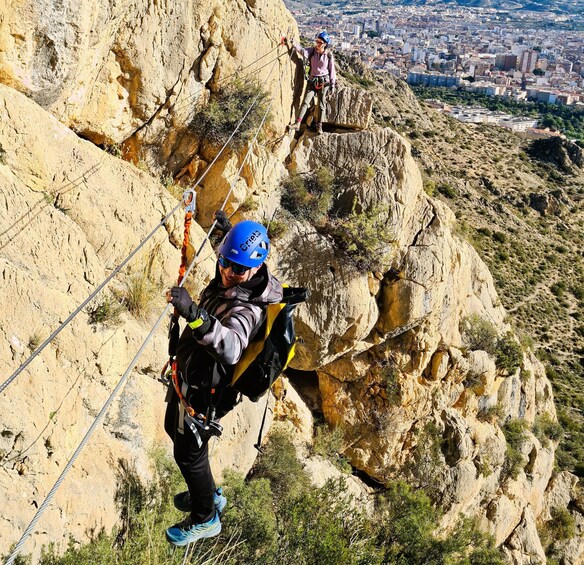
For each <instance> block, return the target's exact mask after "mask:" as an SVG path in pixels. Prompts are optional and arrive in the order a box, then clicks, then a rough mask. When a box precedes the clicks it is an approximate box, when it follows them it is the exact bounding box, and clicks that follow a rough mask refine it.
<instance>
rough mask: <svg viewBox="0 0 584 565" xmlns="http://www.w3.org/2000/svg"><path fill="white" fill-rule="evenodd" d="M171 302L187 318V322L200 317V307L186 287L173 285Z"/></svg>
mask: <svg viewBox="0 0 584 565" xmlns="http://www.w3.org/2000/svg"><path fill="white" fill-rule="evenodd" d="M169 302H170V303H171V304H172V305H173V306H174V307H175V308H176V311H177V312H178V313H179V314H180V315H181V316H182V317H183V318H185V319H186V321H187V322H193V321H194V320H196V319H197V318H198V317H199V316H198V311H199V308H198V306H197V304H196V303H195V302H194V301H193V299H192V298H191V296H190V294H189V293H188V291H187V289H186V288H183V287H181V286H173V287H172V288H171V289H170V300H169Z"/></svg>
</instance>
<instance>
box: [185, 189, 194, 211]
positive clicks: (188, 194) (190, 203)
mask: <svg viewBox="0 0 584 565" xmlns="http://www.w3.org/2000/svg"><path fill="white" fill-rule="evenodd" d="M182 201H183V204H184V207H185V212H191V213H193V214H194V213H195V207H196V203H197V193H196V192H195V190H194V189H193V188H189V189H187V190H185V191H184V192H183V195H182Z"/></svg>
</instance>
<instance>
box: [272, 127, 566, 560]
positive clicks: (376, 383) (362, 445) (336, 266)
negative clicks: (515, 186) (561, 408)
mask: <svg viewBox="0 0 584 565" xmlns="http://www.w3.org/2000/svg"><path fill="white" fill-rule="evenodd" d="M371 156H374V158H373V159H372V164H373V166H374V167H375V171H376V172H375V175H373V176H370V178H369V179H366V180H365V179H363V177H361V176H360V175H359V174H358V171H359V168H360V163H362V162H367V159H368V158H369V159H371ZM323 166H327V167H329V168H330V169H331V170H332V171H333V174H334V176H335V178H336V179H341V181H340V182H339V184H338V186H337V192H336V194H335V196H336V198H337V199H338V201H339V202H340V203H341V204H340V206H341V207H342V206H343V203H348V204H346V206H347V208H352V209H353V210H355V209H356V210H362V211H365V210H371V209H377V210H378V211H379V214H380V215H382V216H383V217H386V218H387V224H388V225H389V226H391V233H393V234H395V241H393V242H392V247H391V253H390V255H389V260H388V263H387V264H384V265H382V266H381V268H380V270H381V271H383V272H384V274H381V276H380V278H379V279H377V278H376V277H375V276H374V275H373V274H367V273H359V272H356V271H355V269H351V266H350V261H348V260H347V258H346V257H343V256H342V255H339V254H338V253H337V254H336V255H335V256H334V257H333V253H332V251H330V252H328V251H327V249H328V247H329V246H331V245H332V244H331V242H330V241H329V240H328V239H327V237H326V236H324V235H319V234H318V232H315V231H314V230H313V229H312V230H311V229H310V228H304V227H302V226H299V225H293V226H292V227H290V228H289V230H288V234H287V235H286V236H285V245H284V247H285V248H286V250H287V253H286V256H285V257H281V258H280V259H279V261H278V263H279V264H281V265H282V266H283V267H284V269H285V272H286V273H287V274H288V276H289V277H291V279H292V281H293V282H294V283H295V284H296V283H298V284H302V285H306V286H308V287H309V288H311V289H313V290H314V291H315V293H316V297H317V300H315V301H314V302H313V301H311V302H310V303H309V304H307V305H306V307H304V309H300V310H299V314H298V320H299V323H298V325H299V328H301V333H302V335H303V338H304V340H305V346H304V347H302V348H300V354H299V357H298V360H297V362H296V365H295V366H296V367H297V368H302V369H305V370H306V369H313V368H315V367H318V375H319V385H320V392H321V396H322V409H323V412H324V414H325V418H326V420H327V421H328V422H330V423H331V424H332V425H335V426H341V427H342V428H343V430H344V435H345V444H346V445H347V448H346V449H345V451H344V455H345V456H346V457H347V458H348V459H349V461H350V462H351V463H352V465H354V466H355V467H357V468H358V469H360V470H362V471H364V472H366V473H367V474H368V475H369V476H372V477H374V478H376V479H377V480H379V481H381V482H387V481H390V480H392V479H393V478H395V477H396V474H395V473H396V468H397V469H401V472H402V473H406V474H409V475H410V477H411V479H412V480H414V481H418V484H419V485H420V486H422V487H423V488H425V489H426V490H427V491H428V492H430V494H432V495H433V496H434V497H435V498H436V499H437V500H439V501H440V503H441V504H442V506H443V507H445V508H446V509H447V513H446V516H445V518H444V525H445V527H448V526H449V525H451V524H453V523H454V521H456V519H457V518H458V516H460V514H465V515H471V516H476V517H478V518H479V519H480V520H481V522H482V526H483V528H484V529H486V530H488V531H490V532H491V533H492V534H493V535H494V536H495V539H496V541H497V543H498V544H504V545H505V547H506V548H507V552H508V555H509V558H510V559H511V560H512V561H513V562H515V563H529V562H531V561H529V560H526V559H528V558H527V557H526V556H527V555H531V556H533V559H535V560H537V559H541V558H542V555H543V548H542V546H541V543H540V541H539V538H538V536H537V532H536V529H535V520H536V518H537V517H538V516H539V515H540V514H541V512H542V510H543V506H544V503H543V493H544V491H545V488H546V486H547V484H548V482H549V479H550V477H551V474H552V469H553V452H554V448H553V444H551V443H549V442H548V443H546V445H542V444H541V443H540V441H539V440H538V439H537V438H536V437H535V436H534V435H533V434H532V433H530V432H529V430H526V431H525V434H524V436H523V438H522V441H521V445H520V446H519V447H518V450H519V451H520V458H521V461H522V463H521V468H520V469H518V470H516V471H515V472H514V473H513V474H512V475H511V474H510V473H509V461H508V453H507V449H508V446H507V441H506V438H505V435H504V433H503V430H502V425H503V423H504V422H505V421H509V420H514V419H519V420H522V421H524V422H525V425H526V426H530V425H532V424H533V423H534V421H535V419H536V418H537V417H538V416H539V415H541V414H547V415H548V416H549V417H550V418H552V419H553V418H555V408H554V404H553V395H552V392H551V386H550V383H549V382H548V380H547V378H546V376H545V372H544V370H543V367H542V366H541V364H540V363H539V362H538V361H537V360H536V359H535V358H534V357H533V355H532V354H530V353H528V352H526V353H524V355H523V360H522V363H521V371H519V370H515V371H513V372H512V373H508V372H506V371H505V370H502V369H500V368H499V367H497V365H496V363H495V359H494V358H493V357H491V356H490V355H489V354H488V353H487V352H485V351H468V350H467V348H466V344H465V341H464V338H463V335H462V327H463V321H464V320H465V319H466V317H468V316H470V315H473V314H474V315H477V316H478V317H479V318H482V319H484V320H488V321H489V323H491V324H493V325H494V327H496V328H497V330H498V332H499V333H500V335H502V334H504V333H505V332H506V331H507V330H508V327H507V326H506V325H505V322H504V317H505V313H504V311H503V309H502V308H501V306H500V305H499V304H500V303H499V300H498V298H497V294H496V291H495V288H494V284H493V281H492V277H491V275H490V273H489V272H488V269H487V268H486V266H485V265H484V263H483V262H482V261H481V260H480V258H479V257H478V255H477V254H476V252H475V251H474V249H473V248H472V247H471V246H470V245H468V244H466V243H465V242H463V241H461V240H460V239H458V238H456V237H455V236H454V235H453V231H452V226H453V225H454V223H455V220H454V218H453V215H452V213H451V212H450V211H449V210H448V209H447V208H446V207H444V206H442V205H441V204H440V203H438V202H436V201H433V200H431V199H429V198H428V197H427V196H426V195H425V193H424V192H423V191H422V190H421V178H420V174H419V171H418V169H417V167H416V166H415V165H414V164H413V161H411V156H410V153H409V147H408V144H407V143H406V142H405V141H403V140H402V139H401V138H400V137H399V136H398V135H396V134H395V133H393V132H391V131H390V130H385V129H378V130H373V131H366V132H362V133H351V134H345V135H343V134H329V135H321V136H319V137H316V138H315V137H307V136H306V135H305V136H303V137H301V138H300V141H299V143H298V144H297V146H296V148H295V149H294V150H293V153H292V159H291V169H292V170H293V171H295V172H300V173H307V172H310V171H314V170H317V169H318V168H320V167H323ZM378 171H379V172H378ZM291 250H292V251H291ZM315 270H318V272H319V275H320V276H319V277H317V278H315V277H314V272H315ZM357 289H359V290H357ZM359 296H361V298H360V299H359V300H360V301H361V308H360V309H359V308H357V307H354V306H351V298H358V297H359ZM323 301H324V302H326V303H328V307H327V308H326V309H325V310H321V309H320V308H321V305H322V303H323ZM356 311H360V312H361V314H362V315H361V317H356V316H355V312H356ZM366 313H367V314H366ZM364 315H365V316H364ZM375 318H376V321H375ZM495 411H496V412H497V413H498V416H496V417H493V416H489V414H490V413H491V412H495ZM416 467H417V468H416ZM515 473H516V474H515ZM416 477H417V478H416ZM529 559H532V557H529ZM533 562H534V563H535V562H537V561H533Z"/></svg>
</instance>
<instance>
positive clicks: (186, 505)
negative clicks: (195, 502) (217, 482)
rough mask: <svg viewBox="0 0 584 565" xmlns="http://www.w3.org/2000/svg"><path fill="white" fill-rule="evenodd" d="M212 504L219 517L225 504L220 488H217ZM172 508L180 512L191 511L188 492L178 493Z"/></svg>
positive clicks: (225, 500)
mask: <svg viewBox="0 0 584 565" xmlns="http://www.w3.org/2000/svg"><path fill="white" fill-rule="evenodd" d="M213 503H214V504H215V510H217V512H219V516H221V513H222V512H223V509H224V508H225V506H226V504H227V499H226V498H225V497H224V496H223V489H222V488H221V487H219V488H218V489H217V490H216V491H215V493H214V494H213ZM174 507H175V508H176V509H177V510H180V511H181V512H190V511H191V495H190V493H189V491H188V490H185V492H180V493H179V494H177V495H176V496H175V497H174Z"/></svg>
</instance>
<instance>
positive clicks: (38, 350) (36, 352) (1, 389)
mask: <svg viewBox="0 0 584 565" xmlns="http://www.w3.org/2000/svg"><path fill="white" fill-rule="evenodd" d="M272 70H273V68H272ZM270 74H271V71H270ZM260 94H261V91H260V92H258V94H257V95H256V97H255V98H254V100H253V102H252V103H251V105H250V106H249V108H248V109H247V111H246V112H245V114H244V115H243V117H242V118H241V119H240V120H239V122H238V124H237V126H236V127H235V129H234V130H233V131H232V132H231V135H230V136H229V138H228V139H227V141H226V142H225V143H224V144H223V146H222V147H221V149H220V150H219V153H217V155H216V156H215V158H214V159H213V160H212V161H211V163H210V164H209V166H208V167H207V168H206V169H205V170H204V171H203V174H202V175H201V176H200V177H199V179H198V180H197V182H196V183H195V184H194V185H193V187H192V188H193V189H194V188H196V187H197V186H198V185H199V184H201V182H202V180H203V179H204V178H205V177H206V176H207V173H208V172H209V171H210V170H211V168H212V167H213V165H214V164H215V163H216V162H217V160H218V159H219V157H220V156H221V154H222V153H223V151H224V150H225V148H226V147H227V145H228V144H229V143H230V142H231V140H232V139H233V137H234V136H235V134H236V133H237V131H238V130H239V128H240V127H241V125H242V124H243V122H244V120H245V119H246V118H247V116H248V115H249V113H250V112H251V110H252V108H253V107H254V106H255V105H256V104H257V102H258V100H259V98H260ZM270 106H271V103H270ZM264 122H265V118H264V120H262V124H263V123H264ZM256 137H257V134H256ZM254 139H255V138H254ZM252 143H253V142H252ZM250 146H251V145H250ZM229 194H231V190H230V192H229ZM182 203H183V202H182V201H181V202H179V204H177V205H176V206H175V207H174V208H173V209H172V210H171V211H170V212H169V213H168V214H167V215H166V216H165V217H164V218H163V219H162V220H161V221H160V223H159V224H158V225H157V226H156V227H155V228H154V229H153V230H152V231H151V232H150V233H149V234H148V236H146V238H145V239H143V240H142V242H141V243H140V244H139V245H138V246H137V247H136V248H135V249H134V250H133V251H132V252H131V253H130V254H129V255H128V256H127V257H126V259H124V260H123V261H122V262H121V263H120V264H119V265H118V266H117V267H116V268H115V269H114V270H113V271H112V272H111V274H110V275H109V276H108V277H107V278H106V279H105V280H104V281H103V282H102V283H101V284H100V285H99V286H98V287H97V288H96V289H95V290H94V291H93V292H92V293H91V294H90V295H89V296H88V297H87V298H86V299H85V300H84V301H83V302H82V303H81V304H80V305H79V306H78V307H77V308H76V309H75V310H74V311H73V312H72V313H71V314H70V315H69V316H68V317H67V319H66V320H65V321H64V322H63V323H62V324H61V325H60V326H59V327H58V328H57V329H56V330H55V331H54V332H53V333H52V334H51V335H50V336H49V337H48V338H47V339H45V341H43V343H42V344H41V345H39V347H37V348H36V349H35V350H34V351H33V353H32V355H31V356H30V357H29V358H28V359H27V360H26V361H25V362H24V363H23V364H22V365H21V366H20V367H19V368H18V369H16V371H14V373H12V375H10V377H8V379H6V381H5V382H4V383H2V384H1V385H0V394H2V392H4V390H5V389H6V388H7V387H8V386H9V385H10V384H11V383H12V381H14V379H16V377H18V375H20V373H22V371H24V369H26V367H28V365H29V364H30V363H31V362H32V361H33V360H34V359H35V358H36V357H37V356H38V355H40V353H41V352H42V351H43V350H44V349H45V347H46V346H47V345H48V344H49V343H51V341H53V339H55V338H56V337H57V336H58V335H59V334H60V333H61V331H62V330H63V329H64V328H65V327H66V326H67V325H68V324H69V322H71V320H73V318H75V316H77V314H79V312H81V310H83V308H85V306H87V304H89V302H91V300H93V298H95V296H96V295H97V294H99V292H100V291H101V290H102V289H103V288H104V287H105V286H106V285H107V284H108V283H109V282H110V281H111V280H112V278H113V277H114V276H115V275H117V274H118V273H119V272H120V270H121V269H122V268H123V267H125V266H126V264H127V263H128V261H130V259H132V258H133V257H134V256H135V255H136V253H138V251H139V250H140V249H141V248H142V247H143V246H144V245H145V244H146V242H147V241H149V240H150V239H151V238H152V237H153V236H154V234H155V233H156V232H157V231H158V229H159V228H160V227H161V226H163V225H164V224H165V223H166V222H167V221H168V219H169V218H170V217H171V216H172V215H173V214H174V213H175V212H176V211H177V210H178V209H179V208H180V206H181V205H182ZM214 226H215V223H213V226H212V227H214Z"/></svg>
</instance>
